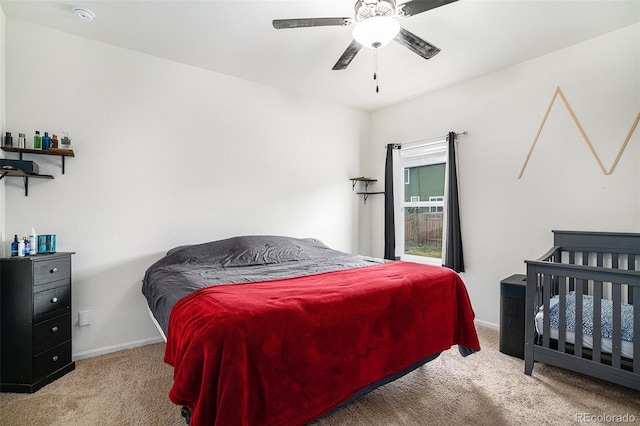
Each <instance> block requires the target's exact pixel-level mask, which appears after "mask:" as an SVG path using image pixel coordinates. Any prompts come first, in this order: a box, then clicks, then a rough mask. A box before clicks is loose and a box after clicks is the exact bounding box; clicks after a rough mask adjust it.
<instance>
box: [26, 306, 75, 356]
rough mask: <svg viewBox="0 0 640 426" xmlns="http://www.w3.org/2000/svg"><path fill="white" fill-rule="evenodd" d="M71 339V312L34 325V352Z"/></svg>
mask: <svg viewBox="0 0 640 426" xmlns="http://www.w3.org/2000/svg"><path fill="white" fill-rule="evenodd" d="M67 340H71V314H70V313H67V314H65V315H62V316H59V317H56V318H52V319H50V320H47V321H44V322H41V323H39V324H37V325H35V326H34V327H33V352H34V353H38V352H42V351H44V350H47V349H49V348H52V347H54V346H56V345H59V344H60V343H63V342H66V341H67Z"/></svg>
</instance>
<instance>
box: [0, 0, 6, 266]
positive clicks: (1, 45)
mask: <svg viewBox="0 0 640 426" xmlns="http://www.w3.org/2000/svg"><path fill="white" fill-rule="evenodd" d="M4 52H5V16H4V11H3V10H2V7H1V6H0V136H2V135H4V132H5V125H4V123H5V104H6V103H5V77H4V76H5V60H4V57H5V55H4ZM4 157H5V156H4V151H0V158H4ZM4 217H5V195H4V179H2V180H0V241H4V240H5V219H4ZM5 246H6V244H3V245H2V247H0V256H4V247H5Z"/></svg>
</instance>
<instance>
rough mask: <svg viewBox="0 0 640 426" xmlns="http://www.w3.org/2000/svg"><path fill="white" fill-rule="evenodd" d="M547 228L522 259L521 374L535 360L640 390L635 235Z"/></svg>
mask: <svg viewBox="0 0 640 426" xmlns="http://www.w3.org/2000/svg"><path fill="white" fill-rule="evenodd" d="M553 235H554V247H553V248H552V249H551V250H549V251H548V252H547V253H546V254H545V255H543V256H542V257H541V258H540V259H538V260H535V261H526V264H527V295H526V313H525V315H526V320H525V321H526V322H525V350H524V355H525V368H524V372H525V374H527V375H531V374H532V373H533V365H534V362H535V361H539V362H543V363H545V364H550V365H555V366H558V367H562V368H565V369H568V370H572V371H576V372H579V373H582V374H586V375H589V376H593V377H597V378H599V379H603V380H607V381H610V382H613V383H617V384H620V385H623V386H627V387H630V388H632V389H638V390H640V271H639V269H640V234H632V233H612V232H576V231H553ZM594 312H596V313H597V312H601V315H593V313H594ZM580 325H582V326H580ZM634 355H635V356H634Z"/></svg>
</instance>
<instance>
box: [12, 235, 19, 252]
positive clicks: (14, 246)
mask: <svg viewBox="0 0 640 426" xmlns="http://www.w3.org/2000/svg"><path fill="white" fill-rule="evenodd" d="M17 255H18V235H15V236H14V237H13V242H12V243H11V256H17Z"/></svg>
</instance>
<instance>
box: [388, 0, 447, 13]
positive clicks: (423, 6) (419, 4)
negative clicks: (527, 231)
mask: <svg viewBox="0 0 640 426" xmlns="http://www.w3.org/2000/svg"><path fill="white" fill-rule="evenodd" d="M454 1H458V0H411V1H408V2H406V3H404V4H400V5H398V15H400V16H413V15H417V14H418V13H422V12H426V11H427V10H431V9H435V8H436V7H440V6H444V5H445V4H449V3H453V2H454Z"/></svg>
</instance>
